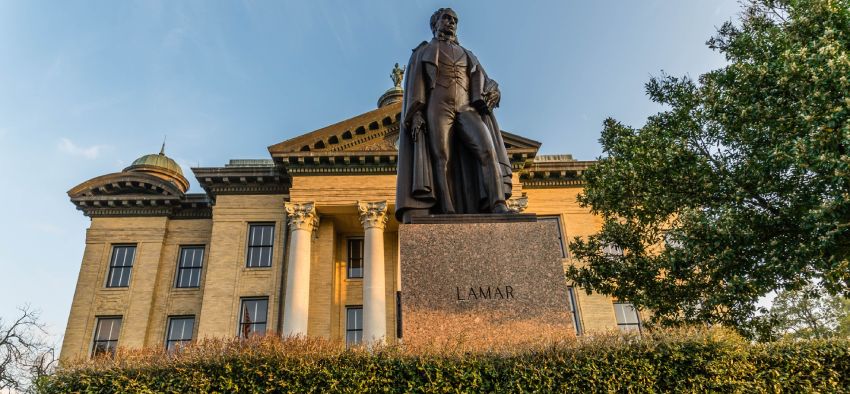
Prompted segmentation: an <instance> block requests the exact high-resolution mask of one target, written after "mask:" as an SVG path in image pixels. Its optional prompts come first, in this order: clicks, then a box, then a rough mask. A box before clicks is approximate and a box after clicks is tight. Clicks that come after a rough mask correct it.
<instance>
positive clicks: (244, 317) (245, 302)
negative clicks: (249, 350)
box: [239, 298, 269, 338]
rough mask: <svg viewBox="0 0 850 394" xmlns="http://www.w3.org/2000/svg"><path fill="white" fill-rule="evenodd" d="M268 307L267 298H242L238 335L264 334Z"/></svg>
mask: <svg viewBox="0 0 850 394" xmlns="http://www.w3.org/2000/svg"><path fill="white" fill-rule="evenodd" d="M268 309H269V299H268V298H243V299H242V308H241V309H240V312H239V337H241V338H250V337H252V336H254V335H263V334H265V333H266V319H267V318H268Z"/></svg>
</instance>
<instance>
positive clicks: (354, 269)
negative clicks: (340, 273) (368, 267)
mask: <svg viewBox="0 0 850 394" xmlns="http://www.w3.org/2000/svg"><path fill="white" fill-rule="evenodd" d="M348 277H349V278H362V277H363V238H350V239H349V240H348Z"/></svg>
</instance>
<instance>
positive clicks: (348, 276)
mask: <svg viewBox="0 0 850 394" xmlns="http://www.w3.org/2000/svg"><path fill="white" fill-rule="evenodd" d="M352 242H358V243H359V244H360V257H358V258H357V259H359V260H360V267H359V268H360V276H355V275H352V272H351V271H352V266H351V262H352V253H351V244H352ZM365 247H366V242H365V238H364V237H347V238H346V239H345V278H346V279H363V274H364V271H365V269H366V267H365V263H366V261H365V260H366V256H365V253H364V248H365ZM354 269H356V268H354Z"/></svg>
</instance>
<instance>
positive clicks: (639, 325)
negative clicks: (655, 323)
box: [612, 301, 643, 334]
mask: <svg viewBox="0 0 850 394" xmlns="http://www.w3.org/2000/svg"><path fill="white" fill-rule="evenodd" d="M612 305H613V307H614V321H616V322H617V328H618V329H619V330H620V331H622V332H628V331H634V329H632V328H628V327H637V332H638V334H640V333H641V332H643V322H641V319H640V313H639V312H638V310H637V308H635V305H634V304H632V303H631V302H625V301H614V302H613V304H612ZM617 305H628V306H630V307H631V308H632V310H633V311H634V313H635V320H637V322H636V323H625V322H624V323H620V320H619V315H618V314H617Z"/></svg>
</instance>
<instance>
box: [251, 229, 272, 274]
mask: <svg viewBox="0 0 850 394" xmlns="http://www.w3.org/2000/svg"><path fill="white" fill-rule="evenodd" d="M273 246H274V224H252V225H250V226H249V227H248V263H247V266H248V267H252V268H253V267H271V266H272V253H273V252H274V249H273Z"/></svg>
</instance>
